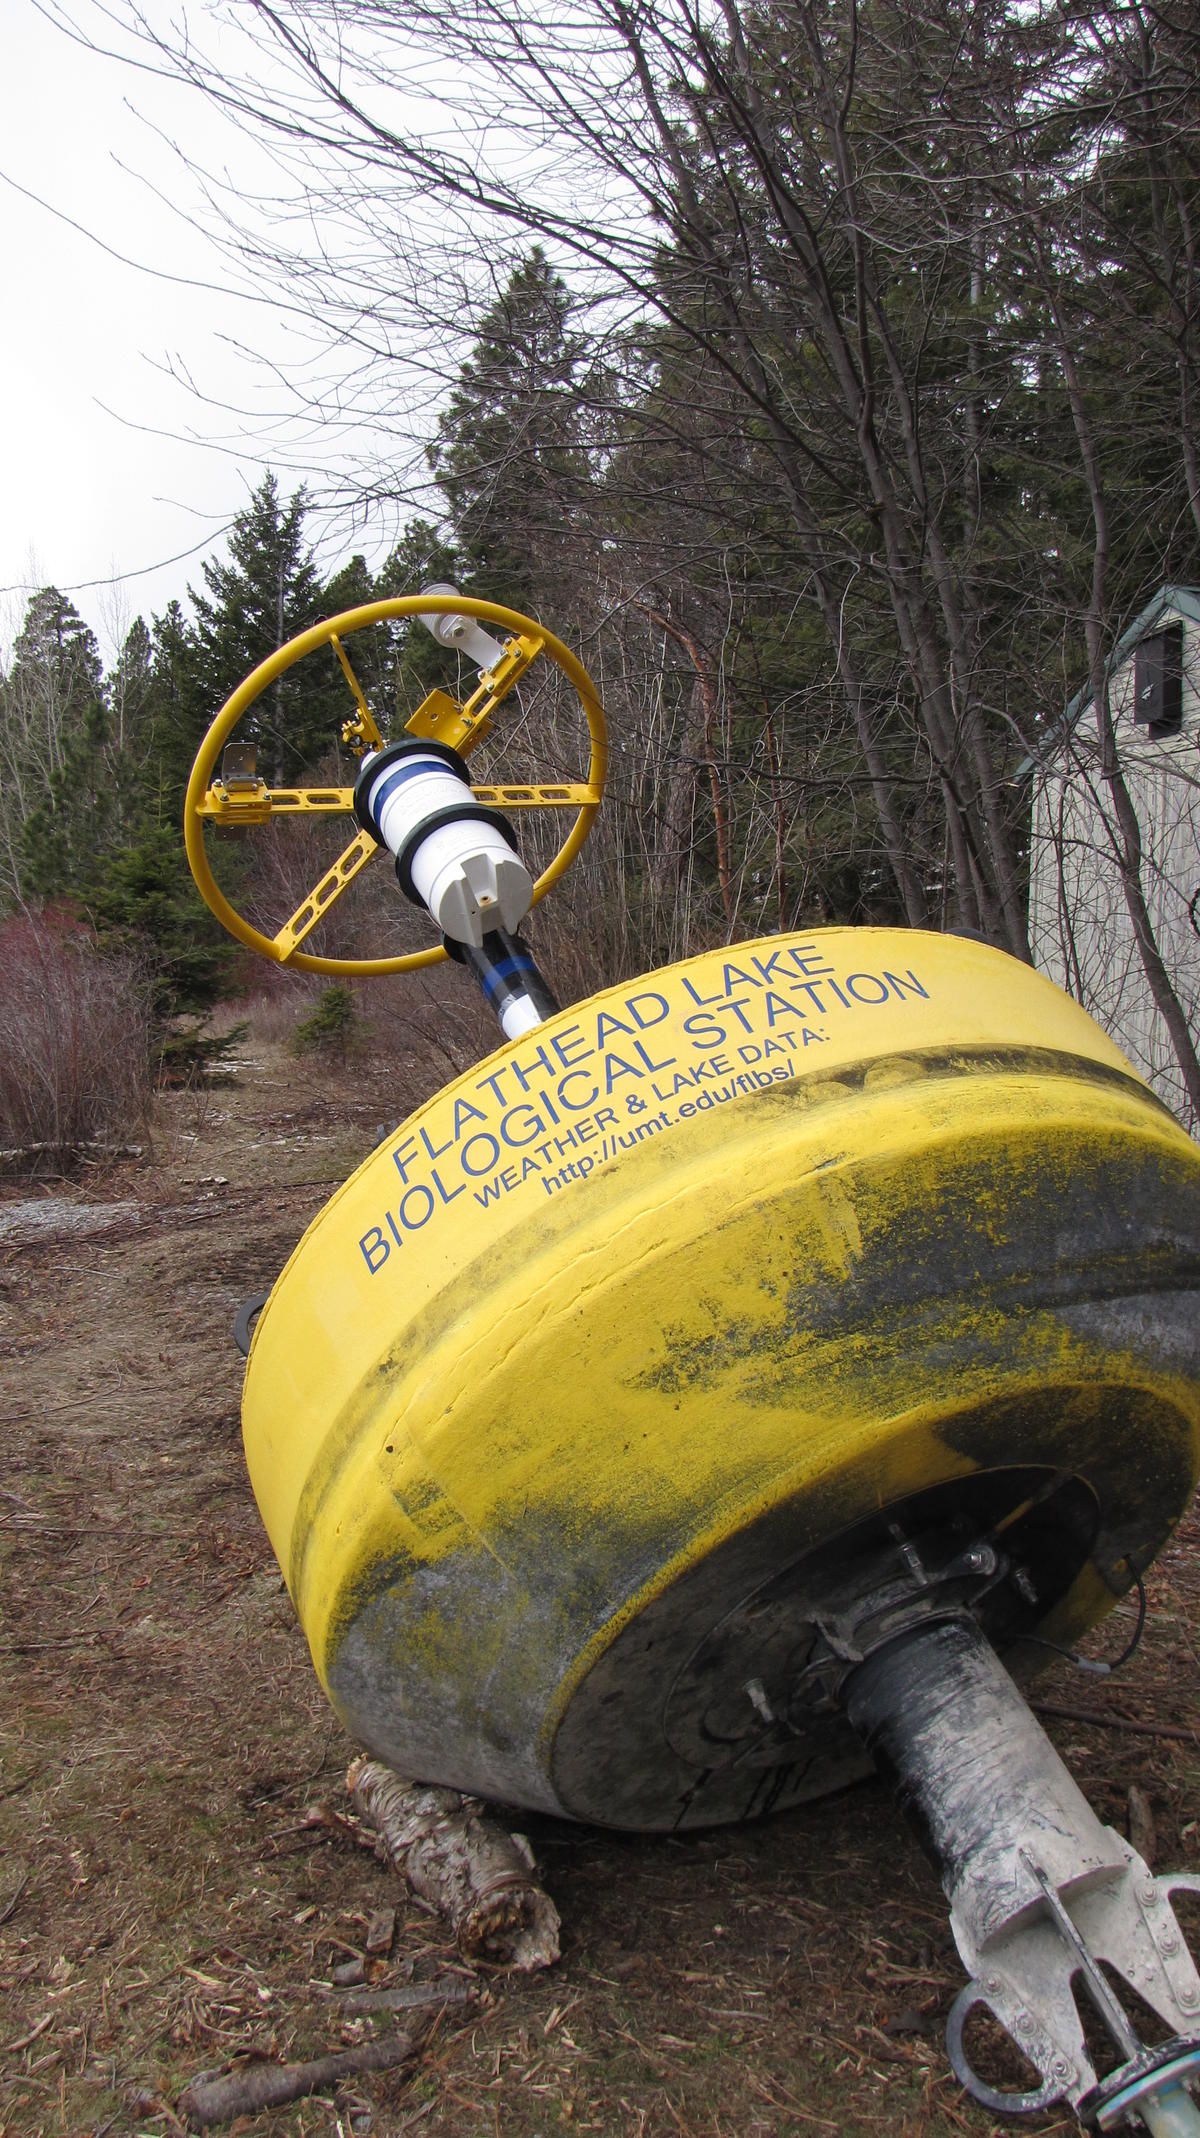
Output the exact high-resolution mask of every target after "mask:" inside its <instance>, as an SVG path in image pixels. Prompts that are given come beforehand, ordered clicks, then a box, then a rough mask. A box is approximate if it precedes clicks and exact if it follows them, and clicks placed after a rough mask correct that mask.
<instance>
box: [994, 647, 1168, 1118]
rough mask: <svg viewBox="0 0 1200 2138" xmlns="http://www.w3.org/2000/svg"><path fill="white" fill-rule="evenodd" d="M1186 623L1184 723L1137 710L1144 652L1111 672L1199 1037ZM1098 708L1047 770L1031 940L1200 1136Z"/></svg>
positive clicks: (1147, 852) (1149, 890) (1131, 773)
mask: <svg viewBox="0 0 1200 2138" xmlns="http://www.w3.org/2000/svg"><path fill="white" fill-rule="evenodd" d="M1177 619H1178V620H1181V621H1182V623H1183V726H1182V729H1181V731H1180V733H1179V734H1178V735H1173V736H1167V737H1164V738H1163V739H1162V740H1161V741H1157V742H1154V741H1151V740H1150V739H1149V737H1148V735H1147V732H1146V729H1145V728H1144V727H1137V726H1136V725H1135V723H1134V720H1133V684H1134V660H1133V652H1132V650H1131V651H1130V652H1129V654H1128V656H1127V657H1126V658H1125V660H1124V661H1123V662H1122V664H1121V666H1120V668H1119V669H1118V670H1117V672H1116V674H1115V675H1114V677H1113V679H1112V686H1111V700H1112V709H1113V717H1114V722H1115V727H1116V735H1117V748H1118V753H1119V756H1120V759H1121V765H1122V769H1123V771H1124V774H1125V779H1126V783H1127V785H1128V787H1129V792H1130V797H1131V799H1132V801H1133V804H1134V807H1135V808H1136V810H1137V814H1138V821H1139V823H1140V825H1141V832H1142V885H1143V889H1144V891H1145V894H1146V899H1147V903H1148V905H1149V908H1150V914H1151V919H1152V922H1153V925H1154V929H1155V934H1156V937H1157V941H1158V946H1159V949H1160V951H1161V953H1162V957H1163V961H1164V963H1165V965H1166V967H1167V970H1168V972H1169V973H1170V976H1171V979H1172V982H1173V984H1174V987H1175V991H1176V993H1177V994H1178V996H1179V998H1180V1000H1181V1002H1182V1004H1183V1006H1184V1009H1185V1011H1186V1013H1187V1016H1188V1021H1189V1024H1190V1026H1191V1030H1192V1036H1193V1039H1194V1040H1195V1041H1196V1042H1197V1044H1198V1045H1200V620H1197V618H1195V617H1193V616H1191V615H1189V614H1186V613H1183V612H1182V611H1181V610H1180V609H1178V608H1173V609H1172V608H1168V609H1166V610H1164V612H1163V614H1162V615H1161V617H1159V618H1157V619H1156V621H1155V623H1154V624H1153V626H1152V627H1151V629H1152V631H1157V630H1160V629H1162V628H1163V627H1164V626H1165V625H1167V624H1170V623H1172V622H1174V621H1176V620H1177ZM1112 825H1113V814H1112V804H1111V801H1110V800H1109V797H1108V795H1107V792H1106V790H1105V788H1104V785H1103V782H1102V780H1101V778H1100V772H1099V746H1098V742H1097V736H1096V721H1095V714H1094V711H1093V709H1092V707H1091V706H1090V705H1088V706H1087V707H1085V709H1084V711H1083V713H1082V715H1081V716H1080V718H1079V720H1078V721H1077V722H1076V724H1075V727H1074V729H1073V730H1072V732H1071V734H1070V735H1069V737H1068V739H1067V740H1066V742H1065V743H1064V744H1063V745H1062V746H1061V747H1060V749H1059V750H1058V751H1057V753H1056V754H1055V755H1054V756H1053V757H1051V758H1049V759H1048V760H1046V761H1044V762H1043V763H1042V764H1041V765H1040V766H1038V767H1036V768H1035V771H1034V781H1033V821H1032V846H1031V854H1030V915H1029V928H1030V941H1031V945H1032V949H1033V957H1034V963H1035V964H1036V965H1037V967H1038V969H1039V970H1040V971H1042V972H1044V973H1047V974H1048V975H1049V977H1050V978H1051V979H1052V980H1056V981H1057V982H1058V984H1059V986H1060V987H1064V988H1066V990H1067V992H1068V993H1069V994H1072V995H1074V996H1075V997H1076V999H1077V1000H1078V1001H1080V1002H1082V1003H1083V1005H1084V1007H1085V1008H1086V1009H1088V1010H1089V1011H1090V1012H1091V1014H1092V1016H1094V1017H1095V1018H1096V1020H1097V1022H1098V1023H1099V1024H1101V1025H1103V1027H1104V1029H1105V1031H1107V1032H1108V1033H1110V1034H1111V1036H1112V1038H1113V1039H1115V1040H1116V1042H1117V1045H1118V1046H1119V1047H1120V1048H1121V1049H1122V1051H1123V1052H1124V1053H1125V1054H1126V1055H1128V1057H1129V1060H1130V1061H1131V1062H1132V1063H1133V1066H1134V1068H1135V1069H1137V1070H1138V1071H1139V1073H1140V1074H1141V1075H1142V1076H1144V1077H1145V1078H1146V1079H1147V1081H1148V1082H1149V1083H1150V1084H1151V1085H1152V1086H1153V1087H1154V1089H1155V1090H1156V1091H1157V1092H1158V1094H1159V1096H1160V1097H1161V1098H1163V1099H1165V1100H1166V1102H1167V1104H1168V1106H1170V1107H1171V1109H1172V1111H1173V1112H1174V1113H1176V1114H1177V1115H1178V1117H1179V1119H1180V1120H1181V1121H1183V1122H1184V1124H1185V1126H1186V1127H1188V1128H1189V1129H1190V1130H1191V1132H1192V1134H1193V1135H1200V1120H1198V1119H1197V1117H1196V1114H1195V1111H1194V1109H1193V1108H1192V1107H1191V1105H1190V1104H1189V1102H1188V1098H1187V1094H1186V1092H1185V1090H1184V1085H1183V1077H1182V1074H1181V1071H1180V1068H1179V1065H1178V1062H1177V1061H1176V1058H1175V1052H1174V1049H1173V1047H1172V1045H1171V1041H1170V1038H1169V1036H1168V1033H1167V1029H1166V1026H1165V1024H1164V1022H1163V1020H1162V1017H1161V1016H1160V1014H1159V1012H1158V1010H1157V1009H1156V1007H1155V1005H1154V1002H1153V999H1152V997H1151V994H1150V988H1149V983H1148V982H1147V980H1146V976H1145V973H1144V971H1143V969H1142V963H1141V959H1140V957H1139V955H1138V950H1137V945H1136V943H1135V941H1134V936H1133V927H1132V924H1131V922H1130V919H1129V913H1128V909H1127V907H1126V903H1125V897H1124V893H1123V890H1122V883H1121V873H1120V870H1119V868H1118V866H1117V862H1116V859H1115V856H1114V839H1113V836H1112Z"/></svg>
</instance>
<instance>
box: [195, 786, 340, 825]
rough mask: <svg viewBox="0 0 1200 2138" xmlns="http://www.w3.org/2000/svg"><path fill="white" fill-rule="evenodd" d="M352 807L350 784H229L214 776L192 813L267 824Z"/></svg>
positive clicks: (334, 813)
mask: <svg viewBox="0 0 1200 2138" xmlns="http://www.w3.org/2000/svg"><path fill="white" fill-rule="evenodd" d="M353 808H354V789H353V787H268V786H267V785H266V783H265V781H263V780H257V781H256V782H255V784H254V786H253V787H252V788H250V787H247V788H245V789H240V788H231V787H228V786H226V784H225V782H224V780H219V779H218V780H214V781H213V783H212V786H211V787H206V788H205V790H204V793H203V794H202V795H201V797H200V800H199V801H198V802H197V804H196V815H197V816H199V817H207V818H208V819H210V820H211V822H213V823H214V824H234V825H240V824H269V823H270V821H271V818H272V817H275V816H279V817H285V816H286V817H314V816H343V817H344V816H348V815H349V814H350V812H351V811H352V810H353Z"/></svg>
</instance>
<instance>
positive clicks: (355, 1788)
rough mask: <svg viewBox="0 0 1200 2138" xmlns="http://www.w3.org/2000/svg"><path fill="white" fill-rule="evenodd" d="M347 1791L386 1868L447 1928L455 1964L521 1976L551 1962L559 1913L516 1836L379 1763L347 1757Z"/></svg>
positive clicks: (461, 1799) (480, 1811) (476, 1807)
mask: <svg viewBox="0 0 1200 2138" xmlns="http://www.w3.org/2000/svg"><path fill="white" fill-rule="evenodd" d="M346 1787H347V1789H348V1790H349V1792H350V1795H351V1798H352V1799H353V1802H354V1807H355V1810H356V1811H357V1812H358V1813H359V1814H360V1815H361V1817H362V1818H364V1819H365V1820H367V1822H368V1823H369V1824H370V1825H371V1826H373V1827H374V1829H375V1831H376V1833H377V1834H378V1835H379V1837H380V1840H381V1842H382V1844H383V1848H384V1851H385V1854H386V1857H387V1861H388V1862H389V1863H390V1864H391V1866H392V1868H393V1870H395V1871H397V1872H398V1873H399V1875H400V1877H401V1878H403V1879H404V1881H405V1883H406V1885H407V1886H408V1887H409V1888H410V1890H411V1892H412V1893H413V1894H414V1895H415V1896H416V1898H417V1899H418V1900H421V1901H424V1902H425V1903H426V1905H427V1906H429V1907H432V1908H435V1909H436V1910H437V1912H438V1914H439V1915H441V1916H444V1918H445V1920H446V1921H447V1922H448V1923H449V1924H450V1926H451V1928H452V1929H453V1931H454V1934H455V1937H456V1938H457V1940H458V1948H459V1951H460V1952H461V1953H462V1955H463V1957H464V1959H466V1960H470V1961H472V1962H484V1963H486V1964H488V1965H490V1966H493V1967H506V1968H513V1969H515V1970H516V1971H517V1972H518V1973H520V1974H528V1973H531V1972H532V1971H533V1970H534V1969H535V1968H539V1967H552V1966H553V1964H554V1962H555V1961H556V1960H557V1958H558V1955H559V1919H558V1910H557V1909H556V1907H555V1906H554V1903H553V1901H552V1900H551V1899H550V1897H549V1895H548V1894H546V1893H544V1892H543V1891H542V1888H541V1887H540V1886H539V1885H538V1883H537V1881H536V1879H535V1878H534V1876H533V1852H532V1850H531V1849H530V1847H529V1843H528V1842H527V1841H526V1840H525V1838H524V1836H523V1835H521V1834H511V1833H509V1832H507V1830H506V1829H505V1828H504V1827H502V1826H500V1825H498V1824H497V1823H496V1821H495V1820H494V1819H490V1818H489V1817H488V1816H487V1814H486V1812H485V1811H484V1808H483V1806H482V1804H481V1803H480V1801H479V1799H478V1798H477V1797H468V1796H460V1795H459V1793H458V1791H457V1790H456V1789H435V1788H432V1787H429V1786H427V1785H425V1784H424V1783H420V1782H406V1781H404V1780H403V1779H402V1777H401V1776H400V1775H398V1774H394V1773H393V1772H392V1770H391V1768H390V1767H385V1766H384V1765H383V1763H382V1761H380V1760H376V1759H356V1760H355V1761H354V1762H353V1763H352V1765H351V1767H350V1770H349V1772H348V1774H347V1776H346Z"/></svg>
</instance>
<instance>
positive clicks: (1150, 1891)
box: [1138, 1878, 1158, 1908]
mask: <svg viewBox="0 0 1200 2138" xmlns="http://www.w3.org/2000/svg"><path fill="white" fill-rule="evenodd" d="M1138 1899H1139V1900H1140V1901H1141V1903H1142V1906H1143V1907H1144V1908H1152V1907H1153V1906H1154V1903H1155V1901H1156V1900H1157V1899H1158V1887H1157V1886H1156V1885H1155V1883H1154V1880H1153V1879H1152V1878H1147V1879H1145V1880H1143V1882H1142V1884H1141V1885H1140V1886H1139V1887H1138Z"/></svg>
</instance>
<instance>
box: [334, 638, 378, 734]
mask: <svg viewBox="0 0 1200 2138" xmlns="http://www.w3.org/2000/svg"><path fill="white" fill-rule="evenodd" d="M329 643H330V645H331V646H332V647H333V650H334V652H335V653H336V655H337V657H338V660H339V662H340V663H341V669H342V674H343V675H344V676H345V678H346V681H347V683H348V684H349V685H350V695H351V697H352V698H353V699H354V703H355V705H356V706H357V707H358V711H357V712H356V713H355V715H354V718H353V720H345V721H343V723H342V742H343V744H344V745H345V747H346V749H348V750H353V752H354V754H355V756H356V757H362V756H363V755H364V754H365V752H366V751H367V750H378V749H380V748H381V747H382V745H383V737H382V735H381V734H380V732H379V729H378V727H377V726H376V723H375V717H374V715H373V713H372V711H371V708H370V706H369V705H368V704H367V699H366V693H365V691H364V690H363V687H362V684H361V683H360V682H359V680H358V677H357V676H356V675H355V673H354V670H353V668H352V667H351V666H350V660H349V656H348V654H347V652H346V649H345V647H344V646H343V644H342V642H341V639H340V638H339V637H338V635H337V632H336V631H331V632H330V634H329Z"/></svg>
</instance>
